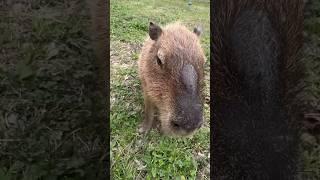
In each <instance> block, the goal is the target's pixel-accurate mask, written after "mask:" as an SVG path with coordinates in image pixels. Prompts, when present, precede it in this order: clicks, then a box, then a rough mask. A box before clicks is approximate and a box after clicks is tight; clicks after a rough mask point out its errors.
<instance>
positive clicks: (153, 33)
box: [149, 22, 162, 41]
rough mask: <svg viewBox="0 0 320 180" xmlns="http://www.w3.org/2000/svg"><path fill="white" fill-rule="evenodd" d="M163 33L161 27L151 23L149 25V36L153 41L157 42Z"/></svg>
mask: <svg viewBox="0 0 320 180" xmlns="http://www.w3.org/2000/svg"><path fill="white" fill-rule="evenodd" d="M161 33H162V29H161V28H160V26H158V25H156V24H154V23H153V22H150V24H149V36H150V38H151V39H152V40H154V41H156V40H157V39H158V38H159V37H160V35H161Z"/></svg>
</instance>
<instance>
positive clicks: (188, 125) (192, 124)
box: [171, 119, 202, 132]
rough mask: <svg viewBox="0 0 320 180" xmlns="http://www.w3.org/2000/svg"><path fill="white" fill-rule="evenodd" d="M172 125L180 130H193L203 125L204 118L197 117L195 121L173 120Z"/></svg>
mask: <svg viewBox="0 0 320 180" xmlns="http://www.w3.org/2000/svg"><path fill="white" fill-rule="evenodd" d="M171 125H172V127H173V128H175V129H178V130H185V131H188V132H190V131H193V130H195V129H199V128H200V127H201V125H202V119H201V120H199V119H195V120H194V121H189V122H188V121H187V122H186V121H172V122H171Z"/></svg>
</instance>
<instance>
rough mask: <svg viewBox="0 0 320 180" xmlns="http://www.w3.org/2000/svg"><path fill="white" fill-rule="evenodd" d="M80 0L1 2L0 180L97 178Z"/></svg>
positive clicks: (98, 141) (100, 135)
mask: <svg viewBox="0 0 320 180" xmlns="http://www.w3.org/2000/svg"><path fill="white" fill-rule="evenodd" d="M89 32H90V21H89V10H88V7H87V6H86V3H85V1H84V0H68V1H66V0H56V1H50V0H28V1H24V0H16V1H1V2H0V44H1V46H0V179H1V180H15V179H16V180H21V179H22V180H38V179H46V180H47V179H50V180H55V179H59V180H60V179H61V180H66V179H69V180H71V179H77V180H78V179H103V178H106V176H105V175H104V173H105V172H106V171H107V169H106V168H105V167H106V162H105V159H106V157H107V156H108V154H109V153H108V152H107V151H106V147H107V146H106V145H107V142H106V140H107V132H106V121H102V119H101V117H100V115H99V114H101V112H103V109H102V108H105V107H104V106H105V105H103V104H102V103H104V102H101V101H100V99H101V98H99V96H100V94H99V93H98V92H97V85H96V84H95V81H94V80H95V79H97V77H96V68H97V67H95V64H94V54H93V50H92V45H91V42H90V37H89Z"/></svg>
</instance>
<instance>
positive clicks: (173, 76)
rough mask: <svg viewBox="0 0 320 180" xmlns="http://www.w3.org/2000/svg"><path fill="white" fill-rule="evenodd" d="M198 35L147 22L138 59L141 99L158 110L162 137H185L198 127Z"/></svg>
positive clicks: (176, 25)
mask: <svg viewBox="0 0 320 180" xmlns="http://www.w3.org/2000/svg"><path fill="white" fill-rule="evenodd" d="M200 34H201V31H200V29H199V28H195V29H194V31H193V32H191V31H189V30H188V29H187V28H186V27H185V26H183V25H181V24H180V23H174V24H169V25H167V26H166V27H164V28H161V27H160V26H158V25H156V24H154V23H152V22H150V25H149V37H148V39H147V40H146V42H145V44H144V46H143V48H142V52H141V54H140V59H139V73H140V78H141V80H142V87H143V91H144V98H148V100H149V101H150V103H151V104H152V105H153V106H154V107H155V108H156V109H157V112H158V113H157V114H158V120H159V122H160V130H161V132H162V133H163V134H166V135H174V136H186V135H190V134H192V133H193V132H194V131H195V130H196V129H198V128H200V127H201V124H202V122H203V115H202V114H203V112H202V109H203V108H202V93H201V92H202V86H203V68H204V62H205V55H204V53H203V50H202V48H201V46H200V38H199V36H200Z"/></svg>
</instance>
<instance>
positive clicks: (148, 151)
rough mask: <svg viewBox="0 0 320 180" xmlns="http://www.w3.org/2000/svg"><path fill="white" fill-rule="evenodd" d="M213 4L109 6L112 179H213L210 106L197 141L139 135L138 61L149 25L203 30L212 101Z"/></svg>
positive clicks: (124, 0)
mask: <svg viewBox="0 0 320 180" xmlns="http://www.w3.org/2000/svg"><path fill="white" fill-rule="evenodd" d="M209 5H210V4H209V3H208V2H197V1H193V5H192V7H191V9H189V8H188V5H187V1H169V0H160V1H148V0H140V1H129V0H112V1H111V2H110V7H111V12H110V15H111V17H110V22H111V26H110V27H111V28H110V32H111V34H110V36H111V45H110V51H111V53H110V54H111V69H110V75H111V79H110V85H111V92H110V93H111V99H110V102H111V109H110V110H111V112H110V117H111V118H110V119H111V122H110V123H111V174H112V178H113V179H154V178H156V179H159V178H163V179H209V178H210V177H209V168H210V166H209V152H210V150H209V144H210V140H209V139H210V138H209V137H210V128H209V127H210V124H209V118H210V114H209V104H208V103H206V104H205V111H204V113H205V120H206V123H205V125H204V127H202V128H201V129H200V131H199V132H197V133H196V134H195V135H194V136H193V137H192V138H182V139H175V138H170V137H164V136H161V135H160V134H159V133H158V132H156V131H154V130H152V131H151V132H150V134H148V135H147V136H140V135H139V134H138V133H137V126H138V124H139V123H140V122H141V120H142V117H143V97H142V90H141V87H140V81H139V78H138V74H137V59H138V55H139V53H140V48H141V46H142V43H143V41H144V39H145V38H146V37H147V32H148V23H149V21H150V20H151V21H154V22H156V23H158V24H160V25H166V24H167V23H171V22H174V21H181V22H182V23H184V24H185V25H187V27H188V28H189V29H190V30H192V29H193V27H195V26H196V25H201V26H202V27H203V28H204V33H203V35H202V37H201V38H202V39H201V42H202V47H203V48H204V50H205V53H206V56H207V62H206V68H205V73H206V77H205V79H206V88H205V95H206V98H207V99H209V64H210V63H209V58H210V57H209V49H210V45H209V42H210V40H209V39H210V37H209V34H210V26H209V21H210V19H209V18H210V16H209Z"/></svg>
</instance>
